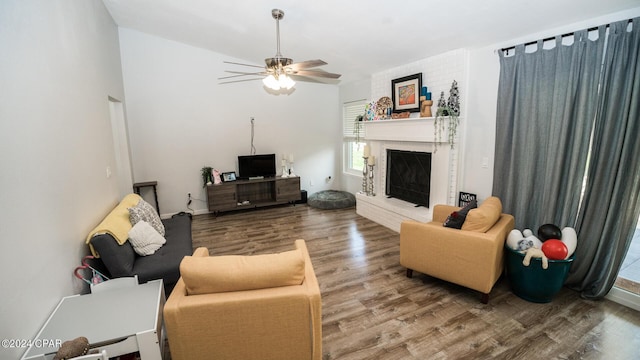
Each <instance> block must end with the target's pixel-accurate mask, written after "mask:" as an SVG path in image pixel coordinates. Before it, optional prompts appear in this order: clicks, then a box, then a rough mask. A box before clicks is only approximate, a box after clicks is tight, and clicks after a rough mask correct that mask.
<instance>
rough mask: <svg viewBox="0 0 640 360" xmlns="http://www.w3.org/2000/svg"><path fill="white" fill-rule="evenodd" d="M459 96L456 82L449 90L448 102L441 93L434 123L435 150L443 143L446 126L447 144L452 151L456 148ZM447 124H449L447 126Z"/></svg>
mask: <svg viewBox="0 0 640 360" xmlns="http://www.w3.org/2000/svg"><path fill="white" fill-rule="evenodd" d="M459 94H460V93H459V91H458V82H457V81H455V80H453V83H451V90H449V99H448V100H445V99H444V91H442V92H440V99H439V100H438V110H437V111H436V117H435V120H434V122H433V127H434V134H433V135H434V138H435V150H437V149H438V143H440V142H441V141H442V132H443V131H444V129H445V126H446V127H447V129H448V130H449V136H448V139H447V142H448V143H449V146H451V148H452V149H453V148H454V145H455V140H456V134H457V131H458V125H459V124H460V118H459V116H460V95H459ZM447 120H448V121H447ZM445 122H447V124H446V125H445ZM435 150H434V151H435Z"/></svg>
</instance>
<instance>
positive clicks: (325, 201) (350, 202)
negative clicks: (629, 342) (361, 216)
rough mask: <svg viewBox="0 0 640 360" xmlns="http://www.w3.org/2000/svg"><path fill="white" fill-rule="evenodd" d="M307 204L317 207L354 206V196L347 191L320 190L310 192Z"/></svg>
mask: <svg viewBox="0 0 640 360" xmlns="http://www.w3.org/2000/svg"><path fill="white" fill-rule="evenodd" d="M308 204H309V206H311V207H314V208H317V209H324V210H329V209H343V208H348V207H352V206H355V205H356V197H355V196H354V195H353V194H351V193H349V192H347V191H339V190H322V191H318V192H316V193H313V194H311V196H309V199H308Z"/></svg>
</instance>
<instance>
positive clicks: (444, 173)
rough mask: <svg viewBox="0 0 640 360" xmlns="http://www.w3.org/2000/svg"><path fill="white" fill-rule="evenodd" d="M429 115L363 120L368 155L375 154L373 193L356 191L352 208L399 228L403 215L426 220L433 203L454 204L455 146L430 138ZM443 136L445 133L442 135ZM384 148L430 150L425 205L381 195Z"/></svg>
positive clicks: (394, 228) (384, 168) (455, 181)
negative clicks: (369, 150) (369, 149)
mask: <svg viewBox="0 0 640 360" xmlns="http://www.w3.org/2000/svg"><path fill="white" fill-rule="evenodd" d="M433 122H434V119H433V118H410V119H401V120H400V119H398V120H378V121H369V122H365V133H366V137H365V139H366V141H367V143H368V144H369V146H370V148H371V155H373V156H375V157H376V159H377V160H376V165H375V167H374V169H373V172H374V176H373V180H374V193H375V196H367V195H365V194H362V193H358V194H356V212H357V213H358V214H359V215H361V216H364V217H366V218H368V219H370V220H372V221H375V222H377V223H379V224H382V225H384V226H386V227H388V228H390V229H392V230H395V231H398V232H399V231H400V223H401V222H402V220H405V219H413V220H417V221H423V222H426V221H430V220H431V211H432V209H433V206H434V205H435V204H454V203H455V199H456V194H457V186H456V184H457V178H458V156H457V149H456V148H454V149H451V148H450V146H449V144H448V143H439V144H437V145H438V147H437V150H436V149H435V146H436V142H435V139H434V131H433V129H434V126H433ZM442 138H443V139H447V134H446V133H445V134H443V135H442ZM387 149H396V150H408V151H423V152H430V153H431V154H432V155H431V156H432V157H431V189H430V199H429V203H430V204H429V208H426V207H416V205H415V204H412V203H409V202H406V201H403V200H398V199H394V198H387V196H386V195H385V184H386V169H387V155H386V154H387Z"/></svg>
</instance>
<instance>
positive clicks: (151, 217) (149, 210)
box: [129, 199, 165, 236]
mask: <svg viewBox="0 0 640 360" xmlns="http://www.w3.org/2000/svg"><path fill="white" fill-rule="evenodd" d="M129 220H130V221H131V225H135V224H137V223H138V222H140V221H146V222H148V223H149V224H151V226H153V228H154V229H156V231H157V232H158V233H159V234H160V235H162V236H165V231H164V224H162V220H160V216H159V215H158V212H157V211H156V209H154V208H153V206H151V204H149V203H148V202H146V201H144V200H143V199H140V201H139V202H138V204H137V205H136V206H134V207H131V208H129Z"/></svg>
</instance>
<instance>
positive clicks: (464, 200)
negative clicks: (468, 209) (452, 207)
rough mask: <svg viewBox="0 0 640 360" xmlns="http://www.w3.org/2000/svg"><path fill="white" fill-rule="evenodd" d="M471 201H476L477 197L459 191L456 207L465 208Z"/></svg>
mask: <svg viewBox="0 0 640 360" xmlns="http://www.w3.org/2000/svg"><path fill="white" fill-rule="evenodd" d="M473 200H478V195H476V194H472V193H468V192H462V191H460V195H459V196H458V206H460V207H465V206H467V204H468V203H470V202H471V201H473Z"/></svg>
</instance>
